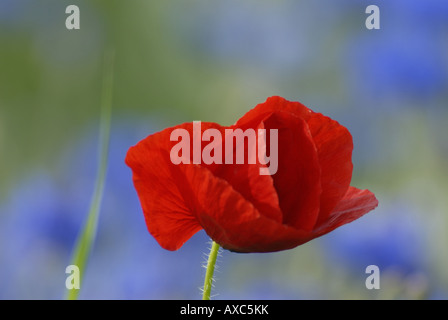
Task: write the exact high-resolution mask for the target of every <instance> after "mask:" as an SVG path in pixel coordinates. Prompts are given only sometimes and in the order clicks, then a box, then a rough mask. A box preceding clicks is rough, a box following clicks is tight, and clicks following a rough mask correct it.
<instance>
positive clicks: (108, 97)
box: [67, 52, 113, 300]
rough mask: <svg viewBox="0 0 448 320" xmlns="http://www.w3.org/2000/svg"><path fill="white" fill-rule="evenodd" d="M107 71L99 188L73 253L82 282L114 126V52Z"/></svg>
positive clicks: (73, 293)
mask: <svg viewBox="0 0 448 320" xmlns="http://www.w3.org/2000/svg"><path fill="white" fill-rule="evenodd" d="M104 63H105V72H104V78H103V92H102V97H101V120H100V121H101V122H100V137H99V146H100V148H99V157H98V173H97V177H96V181H95V189H94V193H93V196H92V200H91V203H90V208H89V213H88V216H87V220H86V222H85V224H84V226H83V229H82V230H81V232H80V234H79V235H78V238H77V239H76V244H75V248H74V252H73V256H72V262H71V264H72V265H75V266H77V267H78V268H79V278H80V280H79V282H80V283H81V279H82V276H83V275H84V272H85V269H86V265H87V260H88V258H89V254H90V251H91V250H92V247H93V243H94V240H95V236H96V231H97V228H98V218H99V214H100V207H101V200H102V196H103V191H104V185H105V179H106V171H107V156H108V150H109V139H110V126H111V108H112V87H113V52H108V53H107V54H106V55H105V62H104ZM78 295H79V289H68V290H67V299H68V300H77V299H78Z"/></svg>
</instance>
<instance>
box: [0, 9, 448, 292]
mask: <svg viewBox="0 0 448 320" xmlns="http://www.w3.org/2000/svg"><path fill="white" fill-rule="evenodd" d="M70 4H76V5H78V6H79V8H80V22H81V28H80V30H67V29H66V27H65V20H66V18H67V17H68V14H66V13H65V8H66V7H67V6H68V5H70ZM369 4H371V3H370V2H365V1H356V0H340V1H332V0H319V1H316V0H313V1H311V0H304V1H294V0H277V1H264V0H263V1H255V0H251V1H236V0H229V1H199V0H196V1H193V0H191V1H181V0H176V1H174V0H172V1H143V0H128V1H113V0H107V1H106V0H103V1H99V0H90V1H76V0H73V1H65V0H57V1H56V0H39V1H32V0H0V298H1V299H61V298H63V297H64V292H65V278H66V276H67V275H66V274H65V267H66V266H67V265H69V264H70V254H71V251H72V249H73V245H74V242H75V239H76V235H77V233H78V231H79V229H80V227H81V225H82V221H83V220H84V219H85V217H86V214H87V211H88V208H89V201H90V197H91V194H92V192H93V187H94V183H95V173H96V170H97V168H96V163H97V149H98V145H97V141H98V134H99V118H100V102H101V86H102V73H103V57H104V54H105V52H107V51H108V50H113V51H114V52H115V65H114V88H113V115H112V118H113V119H112V133H111V149H110V153H109V168H108V174H107V180H106V190H105V195H104V199H103V200H104V201H103V206H102V211H101V216H100V221H99V230H98V238H97V241H96V243H95V246H94V248H93V252H92V255H91V259H90V261H89V265H88V267H87V270H86V274H85V281H84V282H83V284H82V288H81V296H80V297H81V298H84V299H108V298H111V299H199V298H200V297H201V294H200V290H199V287H200V286H201V285H202V281H203V276H204V272H205V271H204V270H203V269H202V268H201V264H202V263H203V262H204V256H203V255H204V253H206V252H208V244H207V241H208V240H207V237H206V236H205V234H204V233H203V232H200V233H198V234H197V235H195V236H194V237H193V238H192V239H191V240H190V241H189V242H187V243H186V244H185V246H184V247H183V248H181V249H180V250H179V251H177V252H167V251H165V250H163V249H161V248H160V247H159V246H158V245H157V243H156V242H155V240H154V239H153V238H152V237H151V236H150V235H149V234H148V233H147V231H146V227H145V225H144V219H143V215H142V213H141V208H140V206H139V203H138V199H137V196H136V193H135V191H134V189H133V187H132V181H131V172H130V170H129V169H128V168H127V167H126V166H125V165H124V157H125V154H126V151H127V149H128V148H129V147H130V146H131V145H133V144H135V143H136V142H137V141H139V140H141V139H143V138H144V137H146V136H147V135H149V134H151V133H154V132H155V131H158V130H161V129H163V128H165V127H168V126H172V125H175V124H178V123H182V122H188V121H193V120H201V121H213V122H218V123H220V124H223V125H229V124H232V123H234V122H235V121H236V120H237V119H238V118H239V117H241V116H242V115H243V114H244V113H245V112H247V111H248V110H249V109H251V108H252V107H254V106H255V105H256V104H258V103H261V102H264V101H265V100H266V98H267V97H269V96H272V95H280V96H283V97H284V98H286V99H288V100H293V101H300V102H302V103H303V104H305V105H307V106H308V107H310V108H311V109H313V110H314V111H316V112H321V113H324V114H325V115H327V116H330V117H332V118H333V119H335V120H337V121H339V122H340V123H341V124H342V125H344V126H346V127H347V128H348V129H349V130H350V132H351V133H352V135H353V139H354V145H355V148H354V151H353V162H354V172H353V181H352V185H353V186H356V187H358V188H362V189H364V188H368V189H370V190H371V191H373V192H374V193H375V194H376V196H377V198H378V199H379V203H380V205H379V207H378V208H377V209H376V210H375V211H373V212H371V213H369V214H367V215H366V216H364V217H363V218H361V219H360V220H358V221H355V222H353V223H351V224H350V225H347V226H344V227H341V228H340V229H337V230H336V231H334V232H333V233H331V234H329V235H327V236H325V237H322V238H319V239H316V240H313V241H312V242H310V243H308V244H305V245H303V246H301V247H298V248H295V249H293V250H288V251H284V252H278V253H272V254H247V255H246V254H244V255H240V254H235V253H230V252H226V251H223V252H222V256H221V257H220V259H219V260H220V262H218V266H219V271H218V274H217V282H216V284H215V285H216V288H215V290H214V292H212V293H213V294H217V296H216V297H215V298H217V299H220V298H222V299H447V298H448V273H447V271H446V270H447V269H448V250H447V249H446V245H447V244H448V234H447V232H446V230H447V228H448V197H447V195H448V171H447V164H448V127H447V124H446V121H447V119H448V117H447V116H448V90H447V89H448V88H447V84H448V82H447V80H448V41H447V39H448V2H447V1H444V0H427V1H423V0H416V1H412V2H410V1H404V0H389V1H380V0H378V1H375V4H376V5H378V6H379V8H380V13H381V15H380V17H381V20H380V22H381V29H379V30H368V29H367V28H366V27H365V20H366V18H367V16H368V15H367V14H366V13H365V9H366V7H367V6H368V5H369ZM371 264H374V265H378V266H379V268H380V270H381V288H380V289H379V290H367V289H366V286H365V279H366V278H367V276H368V275H366V273H365V269H366V267H367V266H368V265H371Z"/></svg>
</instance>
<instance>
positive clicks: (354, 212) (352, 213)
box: [313, 186, 378, 237]
mask: <svg viewBox="0 0 448 320" xmlns="http://www.w3.org/2000/svg"><path fill="white" fill-rule="evenodd" d="M377 206H378V200H377V199H376V197H375V195H374V194H373V193H372V192H370V191H369V190H361V189H357V188H355V187H351V186H350V187H349V188H348V190H347V193H346V194H345V195H344V197H343V198H342V200H341V201H340V202H339V203H338V204H337V205H336V207H335V208H334V210H333V212H332V213H331V214H330V215H329V217H328V218H327V220H326V221H325V222H324V223H323V224H322V225H321V226H319V228H317V229H315V230H314V232H313V233H314V237H320V236H322V235H324V234H326V233H328V232H330V231H333V230H334V229H336V228H338V227H340V226H342V225H344V224H347V223H350V222H352V221H354V220H356V219H358V218H360V217H362V216H363V215H364V214H366V213H368V212H369V211H372V210H373V209H375V208H376V207H377Z"/></svg>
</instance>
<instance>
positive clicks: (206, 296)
mask: <svg viewBox="0 0 448 320" xmlns="http://www.w3.org/2000/svg"><path fill="white" fill-rule="evenodd" d="M218 251H219V244H217V243H216V242H215V241H213V242H212V247H211V249H210V254H209V256H208V262H207V271H206V272H205V280H204V292H203V295H202V300H210V292H211V291H212V284H213V273H214V272H215V264H216V258H217V257H218Z"/></svg>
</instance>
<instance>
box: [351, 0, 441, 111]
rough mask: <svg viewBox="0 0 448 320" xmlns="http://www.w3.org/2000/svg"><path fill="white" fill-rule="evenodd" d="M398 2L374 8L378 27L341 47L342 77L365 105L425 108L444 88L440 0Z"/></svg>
mask: <svg viewBox="0 0 448 320" xmlns="http://www.w3.org/2000/svg"><path fill="white" fill-rule="evenodd" d="M399 2H400V3H401V4H398V3H396V2H390V3H384V4H382V5H381V6H380V8H381V14H382V15H381V17H382V20H381V23H382V24H381V29H380V30H373V31H369V30H365V31H364V32H362V33H360V34H359V36H357V37H353V38H352V39H349V40H348V41H349V42H348V45H347V46H346V53H345V56H344V58H343V59H344V61H343V62H342V64H343V65H344V69H345V70H347V72H346V76H347V77H348V79H347V80H348V81H349V83H350V87H351V88H353V92H358V96H361V97H362V98H363V101H364V103H362V105H363V106H367V107H369V108H371V107H373V106H374V107H375V108H382V107H387V108H398V109H400V108H402V107H407V106H409V105H418V106H419V107H421V108H425V107H427V106H432V104H428V102H429V101H431V100H434V99H435V98H436V97H441V96H442V95H444V94H445V92H446V88H447V87H446V84H447V81H448V59H447V55H446V45H445V43H446V41H445V40H446V39H445V38H446V33H447V32H448V23H447V22H446V20H447V19H446V14H445V15H443V12H447V10H448V9H447V7H448V6H447V5H446V1H444V4H443V5H442V2H440V1H411V2H409V1H399ZM441 12H442V13H441ZM440 16H444V17H445V18H444V19H442V20H440ZM442 21H443V23H441V22H442ZM384 102H389V103H384Z"/></svg>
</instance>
